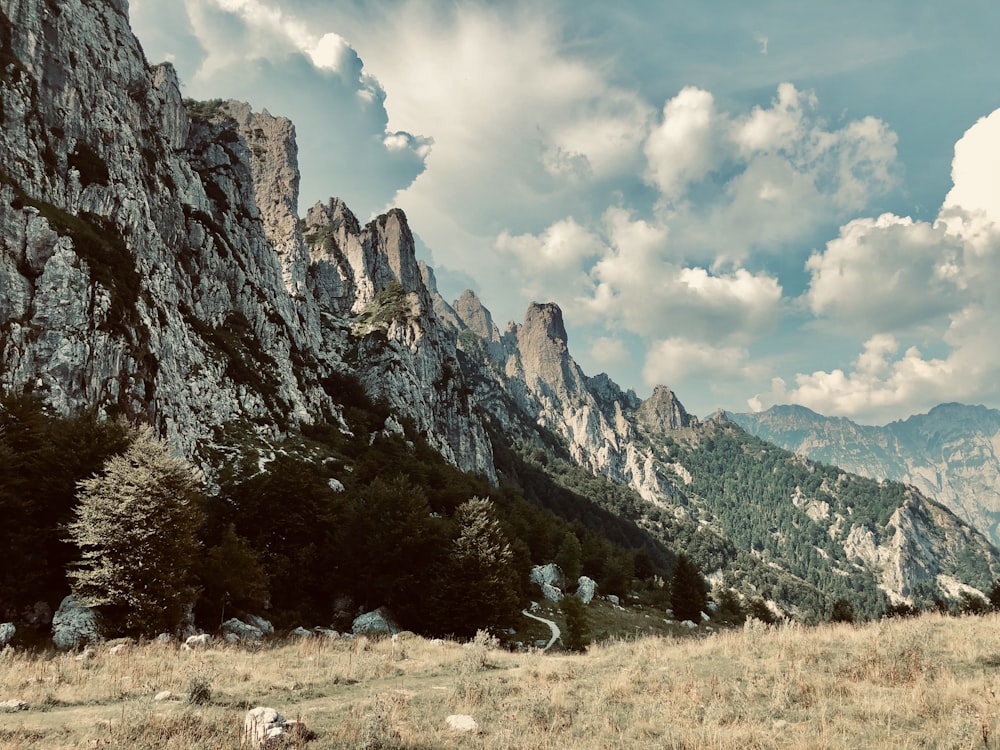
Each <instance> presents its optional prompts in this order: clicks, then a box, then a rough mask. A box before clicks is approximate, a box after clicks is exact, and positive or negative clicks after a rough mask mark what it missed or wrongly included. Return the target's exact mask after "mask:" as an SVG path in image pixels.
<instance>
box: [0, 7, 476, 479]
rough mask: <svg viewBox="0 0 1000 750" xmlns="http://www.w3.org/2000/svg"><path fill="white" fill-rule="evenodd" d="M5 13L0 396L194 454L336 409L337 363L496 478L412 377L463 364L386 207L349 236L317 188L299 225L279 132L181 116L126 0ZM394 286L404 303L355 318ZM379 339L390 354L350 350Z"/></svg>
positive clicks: (444, 405)
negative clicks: (117, 420) (238, 435)
mask: <svg viewBox="0 0 1000 750" xmlns="http://www.w3.org/2000/svg"><path fill="white" fill-rule="evenodd" d="M0 12H2V14H3V17H2V18H0V26H2V28H3V37H2V40H0V42H2V44H3V48H2V52H0V62H2V64H3V71H2V73H0V84H2V85H0V103H2V108H0V116H2V124H3V132H2V137H0V164H2V165H3V167H2V169H3V172H2V174H0V183H2V184H0V300H2V301H0V358H2V360H0V361H2V363H3V367H2V369H0V383H2V385H3V387H4V388H5V389H9V390H11V389H12V390H19V389H24V388H29V389H32V390H34V391H36V392H39V393H42V394H43V395H44V396H45V397H46V398H47V399H48V400H49V401H50V402H51V403H52V404H53V405H54V406H56V407H57V408H59V409H61V410H65V411H68V410H73V409H76V408H79V407H82V406H92V405H96V406H98V407H99V408H102V409H104V410H105V411H117V412H124V413H126V414H130V415H133V416H141V417H143V418H145V419H149V420H152V421H153V422H154V423H155V424H156V425H157V426H158V427H159V428H160V429H161V430H162V431H163V432H164V433H165V434H166V435H167V436H168V437H169V438H170V439H171V440H172V441H173V442H175V443H176V444H177V445H179V446H180V447H181V448H182V449H183V450H185V451H186V452H188V453H191V454H196V453H197V452H198V450H199V446H200V445H203V444H205V443H207V442H211V441H212V440H213V439H215V436H216V435H217V434H219V432H220V431H221V430H223V429H224V428H225V427H226V425H230V424H233V423H246V424H252V425H254V426H255V429H256V430H257V431H258V432H262V433H265V434H267V433H270V434H276V433H278V432H280V431H282V430H283V429H285V428H287V427H289V426H293V425H295V424H298V423H302V422H310V421H313V420H315V419H317V418H320V417H322V418H327V419H334V420H336V419H337V418H338V415H339V409H340V407H339V400H338V394H337V393H336V392H330V391H329V389H328V387H327V386H325V385H324V383H325V382H329V381H328V379H327V378H326V377H325V376H326V374H327V373H328V372H329V371H331V370H337V371H352V372H354V373H355V374H357V375H358V376H359V377H360V378H361V379H362V380H363V381H364V382H366V383H368V384H370V385H373V386H379V387H381V389H382V391H379V388H377V387H375V388H373V390H374V391H376V393H375V395H383V393H384V394H386V395H388V394H391V398H390V401H391V402H392V404H393V406H394V407H396V409H397V411H398V413H400V414H401V415H404V416H408V417H410V418H412V419H413V420H414V421H415V423H416V424H417V425H418V427H419V428H420V429H421V430H423V431H424V432H426V434H427V436H428V438H429V439H430V441H431V442H432V444H435V445H436V446H438V447H439V449H441V450H442V452H443V453H445V455H446V456H447V457H448V458H449V459H451V460H452V461H454V462H455V463H456V464H457V465H458V466H460V467H461V468H464V469H469V470H473V471H478V472H482V473H485V474H487V475H488V476H490V477H492V476H493V465H492V449H491V446H490V444H489V441H488V439H487V438H486V435H485V431H484V429H483V427H482V424H481V423H479V422H478V419H477V417H476V416H475V415H473V414H472V412H471V410H470V408H469V405H468V403H467V402H464V401H462V399H460V398H456V397H455V394H456V388H457V386H455V387H452V388H451V390H449V389H448V388H443V389H442V391H441V392H439V393H428V391H427V389H426V387H425V384H426V383H427V382H435V381H442V382H445V381H447V380H448V373H450V372H453V371H455V370H456V369H457V362H456V359H455V342H454V338H453V336H451V334H449V333H447V332H446V331H445V329H443V328H442V327H441V326H439V325H438V321H437V319H436V318H435V317H434V314H433V309H432V305H431V302H430V296H429V293H428V291H427V289H426V287H425V286H424V284H423V281H422V279H421V274H420V270H419V268H418V266H417V263H416V260H415V258H414V255H413V242H412V236H411V235H410V232H409V228H408V227H407V225H406V219H405V217H404V216H403V215H402V213H401V212H398V211H397V212H391V213H390V214H389V215H387V216H384V217H380V218H379V219H377V220H375V221H374V222H372V223H371V224H369V225H368V226H367V227H365V228H364V229H362V228H360V227H359V226H358V222H357V220H356V219H355V218H354V217H353V216H352V215H350V212H349V211H347V209H346V207H343V205H342V204H340V203H339V202H337V201H332V202H331V203H330V204H329V205H328V206H326V207H322V206H318V207H316V208H315V209H313V211H311V212H310V214H309V217H308V219H307V221H306V227H305V230H306V231H305V232H303V231H302V228H301V226H300V222H299V220H298V217H297V216H296V215H295V206H296V203H297V198H298V196H297V191H298V169H297V165H296V154H297V150H296V146H295V132H294V128H293V126H292V124H291V123H290V122H289V121H288V120H285V119H283V118H276V117H272V116H271V115H269V114H267V113H266V112H265V113H254V112H252V111H251V109H250V107H249V106H248V105H245V104H241V103H238V102H228V103H225V104H223V103H203V104H200V105H196V106H192V107H191V109H190V110H189V109H188V108H187V107H186V106H185V103H184V102H183V101H182V99H181V95H180V91H179V87H178V82H177V78H176V74H175V73H174V71H173V69H172V68H171V67H170V66H169V65H161V66H155V67H151V66H149V65H148V64H147V63H146V61H145V59H144V58H143V55H142V52H141V50H140V48H139V45H138V43H137V41H136V40H135V38H134V37H133V36H132V33H131V31H130V29H129V25H128V18H127V5H126V4H125V3H124V2H101V3H92V2H85V1H84V0H67V1H66V2H60V3H58V4H57V3H53V2H48V1H47V0H3V2H2V3H0ZM310 232H311V234H310ZM317 233H320V234H322V233H325V234H324V237H323V241H322V242H318V241H314V242H313V243H311V244H310V243H309V242H307V239H309V238H310V237H311V238H313V239H314V240H315V239H316V236H317ZM327 240H329V241H327ZM397 287H401V288H402V289H403V291H404V294H405V297H406V299H407V301H408V304H409V307H408V308H407V309H406V310H405V314H401V315H400V316H399V317H398V318H397V317H392V316H389V317H387V318H385V319H384V320H377V321H369V323H368V324H363V325H360V326H358V325H356V319H358V318H359V316H360V317H363V314H362V313H363V312H364V311H365V310H366V309H367V307H368V306H369V305H371V304H372V303H373V301H374V300H375V299H376V297H377V295H378V294H379V293H381V292H383V291H385V290H387V289H390V288H391V289H392V290H395V289H397ZM376 339H377V342H375V340H376ZM373 348H379V350H380V351H383V352H385V353H388V354H386V356H383V357H376V356H372V357H369V356H362V357H358V356H357V354H358V353H359V352H360V353H363V354H366V355H367V354H369V353H370V351H371V349H373ZM388 359H391V360H392V366H389V365H388V364H387V362H388ZM387 375H389V376H390V377H388V378H387V377H386V376H387Z"/></svg>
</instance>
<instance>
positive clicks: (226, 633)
mask: <svg viewBox="0 0 1000 750" xmlns="http://www.w3.org/2000/svg"><path fill="white" fill-rule="evenodd" d="M220 629H221V631H222V636H223V638H225V640H226V641H227V642H234V643H235V642H239V641H259V640H262V639H263V638H264V632H263V631H262V630H261V629H260V628H257V627H254V626H253V625H248V624H247V623H245V622H243V621H242V620H240V619H237V618H235V617H233V618H232V619H229V620H226V621H225V622H224V623H222V627H221V628H220ZM230 637H232V638H234V639H235V640H233V641H230Z"/></svg>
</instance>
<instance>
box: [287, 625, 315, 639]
mask: <svg viewBox="0 0 1000 750" xmlns="http://www.w3.org/2000/svg"><path fill="white" fill-rule="evenodd" d="M288 636H289V637H290V638H312V637H313V632H312V631H311V630H306V629H305V628H303V627H301V626H299V627H297V628H295V630H292V631H289V633H288Z"/></svg>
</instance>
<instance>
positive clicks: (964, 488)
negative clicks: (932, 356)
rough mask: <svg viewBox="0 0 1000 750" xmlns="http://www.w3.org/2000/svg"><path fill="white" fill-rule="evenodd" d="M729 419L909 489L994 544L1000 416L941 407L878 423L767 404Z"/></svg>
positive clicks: (999, 526)
mask: <svg viewBox="0 0 1000 750" xmlns="http://www.w3.org/2000/svg"><path fill="white" fill-rule="evenodd" d="M729 416H730V418H731V419H732V420H733V421H735V422H737V423H738V424H739V425H740V426H742V427H743V428H744V429H746V430H747V431H748V432H751V433H753V434H755V435H757V436H758V437H761V438H763V439H765V440H769V441H771V442H773V443H775V444H777V445H780V446H781V447H783V448H785V449H787V450H790V451H794V452H796V453H800V454H802V455H805V456H808V457H810V458H811V459H813V460H816V461H823V462H824V463H829V464H834V465H836V466H841V467H843V468H845V469H847V470H848V471H853V472H855V473H857V474H861V475H863V476H868V477H872V478H873V479H892V480H896V481H900V482H905V483H906V484H910V485H913V486H914V487H916V488H917V489H919V490H920V491H921V492H922V493H923V494H925V495H927V496H928V497H932V498H934V499H936V500H937V501H939V502H941V503H943V504H944V505H945V506H946V507H948V508H949V509H950V510H952V511H953V512H954V513H956V514H957V515H958V516H959V517H960V518H962V519H964V520H965V521H967V522H968V523H971V524H972V525H973V526H975V527H976V528H978V529H979V530H980V531H982V532H983V533H984V534H986V535H987V537H988V538H989V539H990V541H991V542H993V544H1000V412H998V411H997V410H995V409H987V408H985V407H982V406H964V405H961V404H941V405H940V406H936V407H934V408H933V409H931V410H930V411H929V412H928V413H927V414H918V415H915V416H912V417H909V418H908V419H905V420H900V421H896V422H892V423H890V424H887V425H884V426H869V425H859V424H856V423H854V422H852V421H851V420H849V419H845V418H844V417H825V416H822V415H820V414H817V413H816V412H813V411H811V410H810V409H806V408H805V407H802V406H774V407H771V408H770V409H768V410H767V411H764V412H760V413H757V414H731V415H729Z"/></svg>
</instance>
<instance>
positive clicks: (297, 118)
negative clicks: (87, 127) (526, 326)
mask: <svg viewBox="0 0 1000 750" xmlns="http://www.w3.org/2000/svg"><path fill="white" fill-rule="evenodd" d="M130 5H131V18H132V26H133V29H134V31H135V32H136V34H137V36H138V37H139V39H140V41H141V43H142V45H143V48H144V50H145V52H146V55H147V58H148V59H149V60H150V62H159V61H162V60H169V61H171V62H172V63H173V64H174V65H175V66H176V68H177V70H178V73H179V75H180V78H181V81H182V90H183V93H184V95H185V96H188V97H192V98H195V99H210V98H235V99H241V100H244V101H248V102H250V103H251V104H252V105H253V106H254V108H255V109H258V110H262V109H267V110H268V111H269V112H271V114H274V115H283V116H286V117H289V118H290V119H291V120H292V121H293V122H294V123H295V125H296V131H297V135H298V144H299V161H300V171H301V173H302V181H301V193H300V203H299V209H300V212H301V213H303V214H304V213H305V211H306V210H307V209H308V208H309V207H310V206H312V205H313V204H315V203H316V202H317V201H326V200H328V199H329V198H330V197H332V196H338V197H340V198H343V199H344V200H345V201H346V202H347V204H348V206H349V207H351V209H352V210H353V211H354V213H355V214H357V216H358V217H359V218H360V219H361V220H362V221H367V220H368V219H370V218H373V217H374V216H375V215H377V214H379V213H381V212H383V211H385V210H386V209H387V208H390V207H393V206H396V207H399V208H402V209H403V210H404V211H405V212H406V214H407V216H408V218H409V222H410V226H411V228H412V230H413V232H414V234H415V236H416V238H417V243H418V255H419V256H420V257H421V258H423V259H424V260H426V261H428V262H429V263H430V264H431V265H432V266H434V268H435V271H436V276H437V279H438V286H439V289H440V291H441V293H442V294H443V295H444V297H445V299H447V300H454V299H456V298H457V297H458V296H459V295H460V294H461V292H462V291H463V290H464V289H465V288H472V289H473V290H475V291H476V293H477V294H478V296H479V297H480V298H481V299H482V300H483V302H484V304H485V305H486V306H487V307H488V308H489V309H490V310H491V311H492V313H493V316H494V319H495V320H496V321H497V324H498V325H499V327H500V329H501V331H503V329H504V327H505V324H506V321H508V320H514V321H517V322H520V321H521V320H523V317H524V312H525V310H526V309H527V306H528V304H529V303H530V302H532V301H537V302H556V303H557V304H558V305H559V306H560V307H561V308H562V310H563V314H564V318H565V322H566V327H567V329H568V332H569V347H570V351H571V353H572V354H573V356H574V357H575V358H576V359H577V361H578V362H579V363H580V364H581V366H582V367H583V369H584V371H585V372H587V373H588V374H590V375H594V374H597V373H599V372H607V373H608V374H609V375H610V376H611V377H612V378H613V379H615V380H616V381H617V382H618V383H619V384H621V385H622V386H623V387H625V388H632V389H634V390H635V391H636V393H638V395H639V396H641V397H646V396H648V395H649V393H650V392H651V391H652V388H653V386H655V385H657V384H665V385H668V386H670V387H671V388H672V389H673V390H674V391H675V393H676V394H677V395H678V397H679V398H680V400H681V401H682V403H684V405H685V407H686V408H687V409H688V411H690V412H691V413H694V414H697V415H701V416H704V415H708V414H711V413H713V412H714V411H715V410H716V409H717V408H723V409H726V410H728V411H736V412H740V411H752V410H753V411H756V410H760V409H766V408H767V407H769V406H771V405H773V404H787V403H797V404H801V405H803V406H807V407H809V408H811V409H814V410H815V411H817V412H820V413H822V414H827V415H831V416H846V417H850V418H852V419H854V420H855V421H858V422H862V423H868V424H884V423H887V422H889V421H892V420H895V419H902V418H905V417H907V416H909V415H911V414H916V413H921V412H925V411H927V410H928V409H930V408H931V407H933V406H935V405H936V404H938V403H943V402H949V401H959V402H963V403H970V404H984V405H986V406H990V407H994V408H1000V343H998V342H1000V334H998V332H1000V292H998V290H1000V45H997V44H996V43H995V34H996V30H997V29H998V28H1000V3H996V2H995V1H994V0H956V2H954V3H942V2H939V1H938V0H928V1H925V0H885V1H884V2H879V3H872V2H870V0H865V2H857V1H856V0H842V1H841V2H838V3H822V4H820V3H803V2H801V0H795V1H794V2H791V1H786V0H763V1H762V2H755V3H746V2H743V1H742V0H739V1H736V0H715V1H714V2H711V3H680V2H675V1H674V0H665V1H658V2H623V3H616V4H612V3H607V2H594V1H593V0H549V1H548V2H537V0H535V1H534V2H516V1H515V2H495V1H494V2H486V1H482V2H474V1H465V0H365V1H362V0H340V1H339V2H336V3H331V2H328V0H175V1H174V2H170V3H164V2H162V0H131V3H130Z"/></svg>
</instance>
